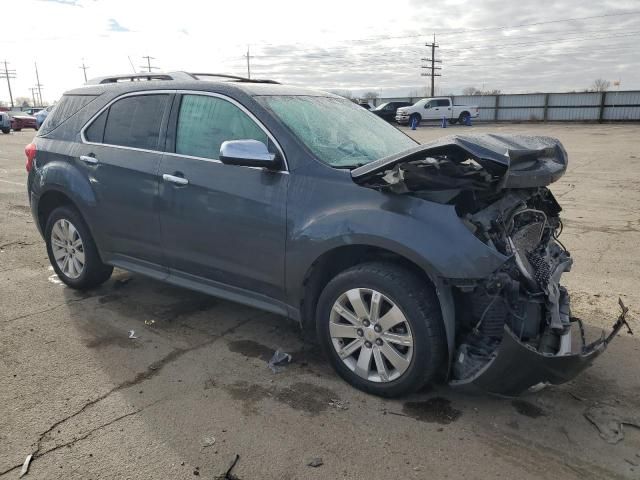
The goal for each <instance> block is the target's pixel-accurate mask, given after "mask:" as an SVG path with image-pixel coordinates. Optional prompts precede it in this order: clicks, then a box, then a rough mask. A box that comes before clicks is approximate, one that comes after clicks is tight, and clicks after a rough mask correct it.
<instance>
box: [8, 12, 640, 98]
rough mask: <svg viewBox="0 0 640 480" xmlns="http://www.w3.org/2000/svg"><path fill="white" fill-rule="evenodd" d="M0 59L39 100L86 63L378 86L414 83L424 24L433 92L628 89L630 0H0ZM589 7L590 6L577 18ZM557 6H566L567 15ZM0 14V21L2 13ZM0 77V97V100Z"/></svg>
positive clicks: (636, 59) (634, 39)
mask: <svg viewBox="0 0 640 480" xmlns="http://www.w3.org/2000/svg"><path fill="white" fill-rule="evenodd" d="M2 10H3V15H2V16H3V18H4V20H5V21H3V22H2V24H3V25H2V29H1V32H2V33H1V35H0V55H2V56H3V57H1V58H0V60H4V59H5V58H6V60H7V61H8V62H9V68H12V69H15V70H16V74H17V78H16V79H15V80H13V90H14V97H15V96H29V97H31V92H30V91H29V88H30V87H33V86H34V85H35V84H36V79H35V68H34V62H35V61H37V63H38V69H39V73H40V82H41V83H42V84H43V85H44V86H43V90H42V93H43V97H44V99H45V100H48V101H52V100H55V99H57V98H58V97H59V96H60V95H61V94H62V92H64V91H65V90H67V89H69V88H72V87H75V86H78V85H80V84H82V83H83V82H84V78H83V72H82V70H81V69H80V65H81V64H82V62H83V59H84V62H85V63H86V65H88V66H89V69H88V76H89V77H94V76H101V75H108V74H113V73H126V72H131V71H132V66H131V64H130V63H129V58H130V59H131V62H132V63H133V66H134V67H135V68H136V69H137V70H140V66H142V65H144V64H145V63H146V61H145V60H143V59H142V56H144V55H151V56H153V57H155V59H154V60H152V64H153V65H155V66H157V67H159V68H160V69H162V70H165V71H171V70H187V71H201V72H202V71H206V72H225V73H231V74H236V75H246V73H247V71H246V68H247V66H246V58H245V57H244V55H245V53H246V50H247V45H250V51H251V56H252V57H251V73H252V76H254V77H263V78H272V79H275V80H278V81H281V82H283V83H289V84H296V85H303V86H309V87H314V88H322V89H326V90H338V89H341V90H350V91H351V92H353V93H354V94H358V93H361V92H363V91H367V90H375V91H378V92H379V93H380V94H381V95H382V96H400V95H407V94H408V93H409V92H410V91H412V90H413V91H415V90H416V89H421V88H423V87H424V86H425V85H426V84H427V82H428V81H429V79H428V78H427V77H421V76H420V73H421V72H424V70H422V69H421V68H420V65H421V64H422V63H423V62H421V58H424V57H428V56H430V52H428V51H427V49H426V47H425V46H424V44H425V42H429V41H431V39H432V35H433V33H434V32H435V33H436V41H437V43H438V44H439V45H440V48H439V49H437V58H439V59H441V60H442V71H441V73H442V77H438V79H437V82H436V86H437V88H438V91H439V92H440V93H442V94H446V93H450V92H451V93H460V92H461V91H462V89H463V88H465V87H469V86H475V87H477V88H483V87H484V89H500V90H502V91H503V92H507V93H519V92H529V91H570V90H582V89H585V88H588V87H589V86H590V85H591V83H592V82H593V80H594V79H596V78H604V79H607V80H610V81H613V80H621V86H620V88H621V89H640V68H639V67H640V48H638V40H639V39H640V0H616V1H612V0H600V1H598V2H591V1H586V0H553V1H547V0H538V1H535V2H534V1H519V2H514V1H513V0H469V1H464V0H441V1H439V2H427V1H422V0H420V1H419V0H393V1H391V0H387V1H378V0H366V1H356V0H352V1H346V0H340V1H338V0H323V1H322V2H305V1H300V0H295V1H278V0H271V1H264V0H236V1H232V2H228V1H225V2H216V1H212V0H208V1H205V0H202V1H201V0H180V1H177V2H175V1H172V2H164V1H158V0H156V1H151V0H148V1H147V0H20V1H9V0H5V1H4V2H3V9H2ZM589 17H590V18H589ZM569 19H570V20H569ZM6 20H9V21H6ZM8 99H9V95H8V90H7V86H6V81H5V80H2V79H0V100H3V101H5V102H6V101H8Z"/></svg>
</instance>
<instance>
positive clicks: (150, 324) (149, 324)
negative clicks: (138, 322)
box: [144, 320, 156, 327]
mask: <svg viewBox="0 0 640 480" xmlns="http://www.w3.org/2000/svg"><path fill="white" fill-rule="evenodd" d="M155 323H156V321H155V320H145V321H144V324H145V325H146V326H147V327H152V326H153V325H155Z"/></svg>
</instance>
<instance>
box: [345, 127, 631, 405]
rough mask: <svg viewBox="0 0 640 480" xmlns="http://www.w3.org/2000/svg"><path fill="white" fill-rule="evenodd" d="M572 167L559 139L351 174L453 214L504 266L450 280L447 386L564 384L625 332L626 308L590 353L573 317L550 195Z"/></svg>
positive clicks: (446, 143) (396, 161)
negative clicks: (443, 206) (451, 346)
mask: <svg viewBox="0 0 640 480" xmlns="http://www.w3.org/2000/svg"><path fill="white" fill-rule="evenodd" d="M566 166H567V156H566V152H565V151H564V149H563V147H562V145H561V144H560V142H559V141H558V140H556V139H553V138H548V137H523V136H495V135H483V136H477V137H447V138H445V139H443V140H440V141H438V142H434V143H432V144H427V145H421V146H420V147H416V148H415V149H413V150H411V151H408V152H404V153H403V154H398V155H396V156H394V157H390V158H387V159H382V160H380V161H378V162H374V163H373V164H368V165H366V166H364V167H360V168H358V169H355V170H354V171H353V172H352V176H353V178H354V181H356V182H358V183H360V184H362V185H364V186H367V187H370V188H375V189H378V190H381V191H388V192H393V193H395V194H401V195H412V196H416V197H420V198H423V199H425V200H429V201H432V202H437V203H443V204H449V205H453V206H454V207H455V211H456V213H457V215H458V217H459V218H460V219H461V221H462V222H463V223H464V224H465V225H466V226H467V228H468V229H469V230H470V231H471V232H472V233H473V235H475V236H476V238H478V239H479V240H481V241H482V242H484V243H485V244H487V245H489V246H490V247H492V248H494V249H495V250H497V251H498V252H500V253H501V254H503V255H504V256H505V258H508V260H507V261H506V262H505V263H504V264H503V265H502V267H501V268H499V269H498V270H497V271H495V272H494V273H493V274H492V275H491V276H490V277H489V278H485V279H447V281H448V283H449V284H450V285H451V287H452V290H453V295H454V299H455V310H456V312H455V323H456V325H455V328H456V332H455V351H454V352H453V355H452V364H451V383H453V384H467V383H473V384H475V385H478V386H480V387H482V388H484V389H486V390H489V391H491V392H495V393H500V394H507V395H514V394H518V393H521V392H523V391H525V390H526V389H528V388H530V387H532V386H535V385H537V384H540V383H552V384H558V383H563V382H566V381H568V380H570V379H571V378H573V377H575V376H576V375H577V374H578V373H579V372H580V371H582V370H583V369H584V368H586V367H587V366H588V365H590V364H591V362H592V361H593V360H594V359H595V358H596V357H597V356H598V355H599V354H600V353H601V352H602V351H603V350H604V349H605V348H606V346H607V344H608V343H609V341H611V339H612V338H613V337H614V336H615V335H616V334H617V333H618V331H619V330H620V329H621V328H622V327H623V326H625V325H626V326H627V328H629V326H628V324H627V323H626V319H625V315H626V307H624V305H623V304H622V303H621V302H620V306H621V308H622V314H621V315H620V316H619V318H618V320H617V322H616V323H615V324H614V326H613V330H612V332H611V334H609V335H608V336H604V334H603V336H602V337H601V338H600V339H598V340H596V341H595V342H592V343H590V344H587V341H586V339H585V334H584V328H583V325H582V322H581V321H580V320H579V319H577V318H574V317H572V315H571V308H570V302H569V294H568V292H567V290H566V288H564V287H563V286H562V285H561V284H560V278H561V276H562V274H563V273H564V272H568V271H570V270H571V266H572V263H573V260H572V258H571V255H570V254H569V252H568V251H567V249H566V248H565V247H564V245H563V244H562V242H561V241H560V240H559V236H560V234H561V233H562V228H563V226H562V221H561V219H560V216H559V214H560V211H561V207H560V205H559V204H558V202H557V201H556V199H555V198H554V196H553V194H552V193H551V191H550V190H549V189H548V188H547V185H549V184H550V183H552V182H553V181H555V180H557V179H558V178H559V177H560V176H562V174H563V173H564V172H565V170H566ZM574 330H576V331H578V332H579V338H577V339H576V338H574V337H575V335H574V336H572V332H573V331H574ZM629 331H630V329H629Z"/></svg>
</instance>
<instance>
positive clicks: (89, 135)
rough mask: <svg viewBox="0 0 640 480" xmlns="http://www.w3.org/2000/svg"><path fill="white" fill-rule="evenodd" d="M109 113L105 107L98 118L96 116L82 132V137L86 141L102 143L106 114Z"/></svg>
mask: <svg viewBox="0 0 640 480" xmlns="http://www.w3.org/2000/svg"><path fill="white" fill-rule="evenodd" d="M108 113H109V109H106V110H105V111H104V112H102V113H101V114H100V115H99V116H98V118H96V119H95V120H94V121H93V122H92V123H91V125H89V128H87V129H86V130H85V132H84V137H85V138H86V139H87V141H88V142H92V143H102V140H103V138H104V127H105V125H106V124H107V115H108Z"/></svg>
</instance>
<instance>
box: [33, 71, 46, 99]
mask: <svg viewBox="0 0 640 480" xmlns="http://www.w3.org/2000/svg"><path fill="white" fill-rule="evenodd" d="M34 64H35V66H36V82H37V83H36V87H38V98H40V106H41V107H42V106H43V102H42V89H41V87H44V85H42V84H41V83H40V76H39V75H38V63H37V62H34ZM34 106H35V105H34Z"/></svg>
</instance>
